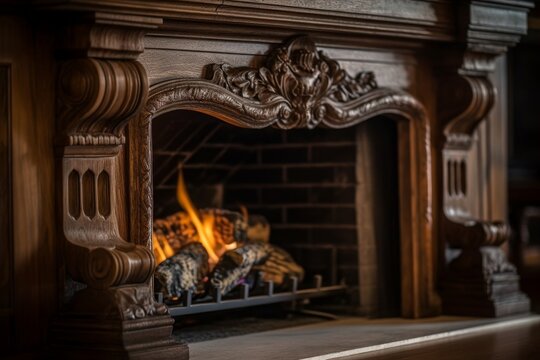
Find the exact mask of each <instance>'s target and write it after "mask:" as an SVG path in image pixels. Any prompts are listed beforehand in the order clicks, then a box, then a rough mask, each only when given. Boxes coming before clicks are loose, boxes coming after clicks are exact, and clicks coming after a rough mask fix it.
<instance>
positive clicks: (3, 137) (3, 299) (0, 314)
mask: <svg viewBox="0 0 540 360" xmlns="http://www.w3.org/2000/svg"><path fill="white" fill-rule="evenodd" d="M10 90H11V85H10V66H9V65H0V333H1V334H7V337H6V336H2V337H1V340H0V341H1V343H0V344H1V346H2V347H5V346H9V344H10V343H11V342H12V339H11V337H12V318H13V238H12V226H11V225H12V219H11V114H10V102H11V99H10Z"/></svg>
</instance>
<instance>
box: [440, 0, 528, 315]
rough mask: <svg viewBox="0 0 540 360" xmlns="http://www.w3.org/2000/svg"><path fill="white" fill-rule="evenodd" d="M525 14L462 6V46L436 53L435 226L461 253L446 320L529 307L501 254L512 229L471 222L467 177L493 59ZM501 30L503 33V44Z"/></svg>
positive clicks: (491, 94)
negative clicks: (438, 197)
mask: <svg viewBox="0 0 540 360" xmlns="http://www.w3.org/2000/svg"><path fill="white" fill-rule="evenodd" d="M523 10H524V9H518V8H516V9H511V8H510V9H506V8H505V9H503V8H501V9H497V8H491V9H487V8H485V7H483V5H482V4H481V3H479V2H476V1H470V2H464V3H463V4H461V7H460V9H459V16H458V18H459V20H460V22H461V24H462V26H460V29H462V30H463V32H462V34H461V35H460V36H461V41H462V44H460V45H455V46H454V47H453V48H451V49H446V50H445V51H443V52H441V55H442V56H441V57H440V58H439V59H438V62H439V64H441V68H440V76H439V90H438V106H439V111H438V113H439V119H440V120H441V121H442V130H443V134H442V137H443V140H442V141H441V144H442V149H441V152H442V154H441V156H442V161H441V164H442V166H443V168H442V171H441V173H442V180H441V184H440V188H441V192H442V200H443V208H442V214H441V220H442V221H441V222H442V224H441V227H442V234H443V237H444V239H445V241H446V243H447V244H448V245H449V246H450V247H452V248H458V249H461V253H460V254H459V256H458V257H456V258H454V259H453V260H451V261H450V263H449V264H448V265H447V267H446V269H445V271H444V273H443V279H442V284H441V290H442V291H441V295H442V298H443V311H444V312H446V313H449V314H459V315H474V316H479V315H480V316H503V315H509V314H515V313H523V312H528V311H529V307H530V304H529V300H528V298H527V297H526V296H525V295H524V294H523V293H521V292H520V291H519V276H518V275H517V273H516V269H515V267H514V266H513V265H512V264H510V263H509V262H508V261H507V259H506V255H505V253H504V251H503V250H502V249H501V248H500V245H501V244H503V243H504V242H505V241H507V240H508V239H509V235H510V228H509V226H508V224H507V223H506V220H505V219H500V221H487V220H484V219H478V218H476V217H475V216H474V214H473V213H472V201H473V195H474V194H472V193H471V188H472V186H470V185H471V184H469V180H468V179H469V177H468V175H467V173H468V172H469V171H471V166H473V165H472V164H470V163H469V161H470V160H469V151H470V149H471V146H472V145H473V143H474V141H475V136H474V133H475V131H476V129H477V127H478V125H479V124H480V123H481V122H482V121H484V120H485V119H486V116H487V115H488V113H489V112H490V110H491V108H492V106H493V104H494V102H495V100H496V96H497V93H496V89H495V88H494V86H493V84H492V83H491V81H490V80H489V75H490V73H491V72H493V70H494V69H495V59H496V57H497V56H498V55H499V54H501V53H504V52H505V51H506V47H507V46H511V45H513V44H515V43H516V42H517V41H518V39H519V35H520V33H522V32H523V31H524V29H523V26H526V22H525V20H526V15H525V12H524V11H523ZM501 11H503V12H505V13H504V14H503V13H501ZM511 20H513V22H510V21H511ZM498 21H502V22H498ZM501 30H503V32H507V34H506V36H505V37H501V35H500V32H501Z"/></svg>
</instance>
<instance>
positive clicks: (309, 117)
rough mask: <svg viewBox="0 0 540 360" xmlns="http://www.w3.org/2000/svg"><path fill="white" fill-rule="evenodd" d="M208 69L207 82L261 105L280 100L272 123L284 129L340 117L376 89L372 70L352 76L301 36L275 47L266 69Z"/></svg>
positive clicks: (221, 65) (227, 66)
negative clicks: (210, 81)
mask: <svg viewBox="0 0 540 360" xmlns="http://www.w3.org/2000/svg"><path fill="white" fill-rule="evenodd" d="M211 69H212V79H211V80H212V82H214V83H216V84H218V85H220V86H223V87H224V88H226V89H227V90H229V91H231V92H232V93H234V94H236V95H238V96H241V97H243V98H246V99H252V100H255V101H257V102H259V103H261V104H262V105H277V104H279V105H280V109H279V112H278V114H277V120H278V121H277V125H278V126H279V127H281V128H284V129H289V128H294V127H307V128H310V129H312V128H314V127H316V126H317V125H319V124H320V123H321V122H322V121H323V120H324V119H325V117H326V116H327V115H333V116H335V117H340V114H343V108H344V107H346V106H347V104H348V103H349V102H351V101H352V100H355V99H358V98H360V97H361V96H362V95H364V94H366V93H367V92H369V91H371V90H373V89H375V88H377V82H376V81H375V75H374V74H373V73H372V72H370V71H366V72H360V73H358V74H357V75H356V77H354V78H353V77H351V76H350V75H349V74H347V72H345V70H343V69H341V68H340V66H339V64H338V63H337V62H336V61H334V60H332V59H330V58H328V57H327V56H326V55H324V53H323V52H322V51H318V50H317V48H316V46H315V44H314V43H313V41H311V40H310V39H309V38H308V37H305V36H303V37H297V38H295V39H293V40H292V41H291V42H289V43H288V44H286V45H285V46H281V47H278V48H277V49H276V50H275V51H274V52H273V53H272V54H271V55H270V56H269V57H268V64H267V66H266V67H261V68H259V69H254V68H234V67H232V66H231V65H229V64H214V65H212V67H211Z"/></svg>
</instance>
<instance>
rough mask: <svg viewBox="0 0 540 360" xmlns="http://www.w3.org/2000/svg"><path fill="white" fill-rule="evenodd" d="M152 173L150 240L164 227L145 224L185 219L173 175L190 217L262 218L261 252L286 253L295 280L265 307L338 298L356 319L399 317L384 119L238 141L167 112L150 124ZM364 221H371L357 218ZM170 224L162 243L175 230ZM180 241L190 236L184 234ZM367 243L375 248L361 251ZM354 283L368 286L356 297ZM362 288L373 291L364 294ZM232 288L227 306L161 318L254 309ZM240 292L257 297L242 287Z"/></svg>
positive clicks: (200, 119) (393, 188)
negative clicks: (184, 192) (267, 247)
mask: <svg viewBox="0 0 540 360" xmlns="http://www.w3.org/2000/svg"><path fill="white" fill-rule="evenodd" d="M152 162H153V185H154V186H153V199H154V232H155V231H156V228H157V231H158V232H160V233H161V232H163V230H162V229H161V228H160V226H159V225H160V222H162V221H164V220H157V222H156V219H163V218H166V217H167V216H171V215H172V214H176V213H177V212H178V211H184V213H185V210H183V209H182V207H181V206H180V205H179V201H178V200H177V191H178V184H177V183H178V176H179V174H181V176H183V181H184V182H185V183H186V184H187V189H188V192H189V195H190V197H191V199H192V202H193V203H194V204H195V206H196V207H197V208H199V209H201V208H209V209H227V210H229V211H231V210H235V211H237V213H238V214H239V213H240V212H242V211H244V212H247V213H249V214H255V217H260V216H262V218H263V222H264V223H265V226H268V227H269V229H270V243H271V244H273V245H276V246H279V247H280V248H282V249H284V250H286V251H287V252H288V253H289V254H291V255H292V258H293V259H294V260H295V261H297V262H298V264H300V266H301V267H302V268H303V270H304V271H303V272H302V275H301V276H298V274H296V276H294V279H290V278H287V281H289V282H291V281H293V282H294V283H293V284H289V286H287V284H267V286H268V285H269V286H270V287H271V289H265V290H266V291H271V294H272V296H269V297H268V298H267V299H266V302H268V303H273V302H277V301H291V300H293V299H294V298H296V299H297V300H299V299H301V298H304V299H305V298H309V297H312V296H313V297H315V296H317V297H320V296H331V295H334V297H335V296H336V295H338V296H340V298H341V301H342V302H345V303H346V304H347V305H348V306H349V307H350V310H352V309H355V310H357V312H360V313H364V314H366V315H370V316H374V315H400V314H401V302H400V281H401V279H400V278H399V264H400V256H399V254H400V243H399V241H400V239H399V212H398V211H399V210H398V209H399V199H398V193H397V189H398V181H397V179H398V177H397V168H398V166H397V134H396V127H395V123H394V122H393V121H392V120H391V119H386V118H384V117H378V118H375V119H373V120H371V121H369V122H366V123H363V124H360V125H357V126H355V127H351V128H344V129H323V128H316V129H311V130H310V129H291V130H281V129H275V128H266V129H243V128H238V127H235V126H233V125H229V124H227V123H223V122H221V121H219V120H218V119H216V118H213V117H211V116H209V115H205V114H203V113H199V112H195V111H189V110H177V111H172V112H168V113H166V114H163V115H160V116H158V117H157V118H156V119H154V120H153V123H152ZM383 164H384V165H383ZM371 182H373V183H377V184H378V186H376V187H374V186H373V184H372V183H371ZM375 204H377V205H375ZM358 207H362V209H363V210H362V209H360V210H358V211H357V208H358ZM366 209H370V213H372V214H374V216H369V217H368V218H363V215H362V214H363V213H364V214H365V212H366ZM377 219H384V221H377ZM172 221H173V223H171V224H168V225H167V230H165V231H166V232H174V230H170V229H171V228H172V227H175V226H178V225H177V224H174V220H172ZM176 221H178V220H176ZM156 224H157V225H156ZM259 225H260V224H259V223H257V222H256V223H255V225H254V226H255V230H254V231H258V232H260V231H261V230H260V229H259V230H257V228H256V227H257V226H259ZM366 229H367V230H366ZM189 231H191V234H193V233H196V231H193V227H190V229H189ZM248 232H249V231H248ZM189 236H190V235H189V234H188V237H189ZM363 236H366V240H365V243H364V242H363V239H362V237H363ZM370 236H372V237H373V236H374V237H375V243H376V244H378V247H375V246H374V245H373V244H370V242H369V237H370ZM178 237H182V235H176V236H171V237H170V238H169V242H170V243H171V244H172V245H173V247H175V248H176V249H175V250H176V251H173V252H171V251H170V250H168V251H169V256H171V255H172V253H175V252H178V251H179V249H180V248H181V246H180V245H178ZM265 240H266V241H268V240H267V239H265ZM186 241H189V240H186ZM159 243H161V241H157V237H156V236H155V234H154V236H153V246H154V248H155V247H156V244H158V246H159V248H158V249H155V250H156V252H157V253H156V258H158V259H159V260H158V261H163V260H164V259H163V255H162V254H164V251H163V249H162V248H161V246H160V245H159ZM164 245H165V246H169V244H164ZM383 248H384V253H383V252H382V250H381V249H383ZM160 258H161V259H160ZM359 264H362V266H360V265H359ZM157 273H158V274H159V273H160V267H159V266H158V270H157ZM298 277H300V278H298ZM360 278H362V279H363V280H364V282H366V283H367V284H366V285H364V286H363V288H362V289H361V290H360V287H359V284H360V283H359V279H360ZM370 279H377V280H378V281H372V283H371V285H370V284H369V283H368V282H369V281H370ZM280 280H281V279H280ZM302 280H304V281H302ZM157 282H158V284H159V281H157ZM274 285H275V289H274ZM244 286H246V285H245V284H244ZM240 287H241V286H240V285H239V286H238V289H236V291H231V293H232V294H234V296H230V297H231V300H234V301H228V302H226V303H223V302H221V297H220V301H219V302H218V301H216V299H215V298H212V296H210V297H206V298H204V299H203V300H201V301H199V304H200V305H198V306H190V307H186V306H185V305H186V304H190V305H195V304H196V302H197V301H193V299H192V295H193V294H192V293H191V292H190V293H189V294H186V296H188V297H189V298H186V297H184V298H183V299H176V300H177V301H176V302H172V303H170V312H171V314H172V315H181V314H192V313H199V312H205V311H212V310H221V309H224V308H225V309H226V308H233V307H242V306H249V305H250V304H252V303H253V304H261V303H264V302H265V300H264V299H263V298H262V297H261V296H258V297H257V298H253V297H249V296H248V295H249V292H248V294H246V293H244V291H241V292H240V291H239V290H240ZM259 287H260V286H259ZM279 287H281V288H282V291H281V292H280V291H278V289H279ZM310 289H311V290H310ZM212 290H213V289H206V291H203V293H206V294H209V293H211V292H212ZM242 290H243V289H242ZM259 290H260V289H259ZM245 291H248V290H245ZM249 291H250V292H252V293H255V294H256V293H257V291H256V289H253V284H252V289H251V290H249ZM297 291H300V292H297ZM260 292H261V291H259V295H260ZM215 293H216V292H215V291H214V292H213V294H215ZM213 294H212V295H213ZM266 295H267V294H266ZM276 295H278V296H276ZM180 296H181V295H180V294H178V297H180ZM241 298H242V299H244V300H246V301H243V302H242V301H240V300H239V299H241ZM377 299H379V300H378V301H377ZM247 300H249V301H247ZM211 303H215V304H214V306H212V305H211ZM202 304H205V305H202ZM182 305H184V306H182Z"/></svg>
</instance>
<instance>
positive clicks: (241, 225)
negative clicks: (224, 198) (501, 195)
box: [153, 209, 247, 263]
mask: <svg viewBox="0 0 540 360" xmlns="http://www.w3.org/2000/svg"><path fill="white" fill-rule="evenodd" d="M199 213H200V217H201V219H202V223H203V224H205V225H207V228H208V229H210V231H211V232H212V235H213V237H212V243H211V244H209V246H212V247H213V249H212V250H213V251H215V252H216V253H217V254H218V255H220V254H221V253H223V252H224V251H226V250H227V247H226V245H231V244H234V243H235V242H236V243H244V242H245V241H246V239H247V235H246V233H247V224H246V222H245V220H244V217H243V216H242V214H240V213H238V212H234V211H229V210H225V209H203V210H200V211H199ZM192 242H201V237H200V235H199V232H198V231H197V228H196V227H195V225H194V223H193V221H192V218H191V217H190V216H189V214H188V213H185V212H177V213H175V214H172V215H170V216H168V217H166V218H165V219H157V220H155V221H154V224H153V244H154V255H155V256H156V259H157V262H158V263H160V262H162V261H164V260H165V259H166V258H168V257H170V256H172V255H174V254H176V253H178V252H179V251H180V249H182V248H183V247H184V246H186V245H187V244H189V243H192Z"/></svg>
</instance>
